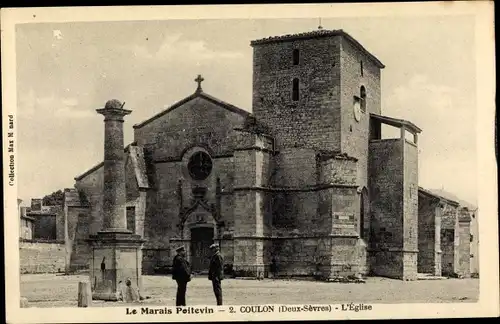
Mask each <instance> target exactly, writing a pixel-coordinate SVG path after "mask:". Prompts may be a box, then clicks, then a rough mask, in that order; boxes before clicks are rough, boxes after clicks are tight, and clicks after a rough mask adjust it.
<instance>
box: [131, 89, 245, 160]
mask: <svg viewBox="0 0 500 324" xmlns="http://www.w3.org/2000/svg"><path fill="white" fill-rule="evenodd" d="M249 116H251V114H250V113H249V112H246V111H244V110H242V109H240V108H237V107H235V106H233V105H230V104H227V103H225V102H223V101H220V100H219V99H216V98H214V97H212V96H210V95H207V94H205V93H203V92H199V93H195V94H194V95H192V96H190V97H188V98H186V99H184V100H182V101H180V102H179V103H177V104H175V105H174V106H172V107H170V108H168V109H167V110H166V111H164V112H162V113H160V114H158V115H156V116H154V117H153V118H151V119H149V120H147V121H145V122H143V123H141V124H138V125H135V126H134V130H135V134H134V135H135V141H136V142H137V144H138V145H139V146H144V147H148V148H152V153H153V156H152V158H153V160H154V161H162V160H178V159H180V158H181V157H182V153H183V152H184V151H185V150H186V149H187V148H189V147H193V146H203V147H206V148H207V149H208V150H209V151H210V152H211V153H213V154H215V155H225V154H228V153H230V152H232V150H233V146H234V145H233V140H232V139H233V136H232V135H233V132H234V129H235V128H241V127H243V126H244V124H245V120H247V119H248V117H249Z"/></svg>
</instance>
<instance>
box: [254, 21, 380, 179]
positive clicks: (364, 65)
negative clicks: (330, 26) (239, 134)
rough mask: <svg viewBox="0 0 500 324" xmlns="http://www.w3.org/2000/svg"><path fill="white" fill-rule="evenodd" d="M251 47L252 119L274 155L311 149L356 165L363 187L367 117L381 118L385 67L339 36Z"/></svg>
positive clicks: (283, 39) (298, 37) (331, 33)
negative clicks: (269, 138) (272, 143)
mask: <svg viewBox="0 0 500 324" xmlns="http://www.w3.org/2000/svg"><path fill="white" fill-rule="evenodd" d="M251 45H252V47H253V98H252V100H253V114H254V116H255V117H256V119H257V120H259V122H260V123H263V124H264V125H265V126H267V127H268V128H269V129H270V130H271V132H272V134H271V135H273V136H274V137H275V140H276V148H277V150H282V149H287V148H297V147H300V148H312V149H315V150H324V151H333V152H341V153H346V154H348V155H349V156H352V157H355V158H357V159H358V160H359V163H358V164H359V165H358V182H359V185H362V186H366V185H367V169H368V166H367V163H368V159H367V156H368V140H369V139H368V136H369V119H370V113H375V114H380V110H381V109H380V72H381V69H382V68H384V65H383V64H382V63H381V62H380V61H379V60H378V59H377V58H376V57H375V56H373V55H372V54H371V53H369V52H368V51H367V50H366V49H365V48H364V47H363V46H362V45H361V44H360V43H359V42H358V41H356V40H355V39H354V38H353V37H351V36H350V35H348V34H347V33H346V32H344V31H343V30H325V29H318V30H315V31H312V32H308V33H301V34H293V35H285V36H276V37H269V38H264V39H260V40H255V41H252V42H251Z"/></svg>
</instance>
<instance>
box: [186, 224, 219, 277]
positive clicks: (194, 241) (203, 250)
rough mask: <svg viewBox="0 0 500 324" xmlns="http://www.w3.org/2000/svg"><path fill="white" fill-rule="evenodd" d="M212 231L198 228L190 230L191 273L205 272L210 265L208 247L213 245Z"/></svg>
mask: <svg viewBox="0 0 500 324" xmlns="http://www.w3.org/2000/svg"><path fill="white" fill-rule="evenodd" d="M213 238H214V230H213V228H210V227H199V228H193V229H192V230H191V263H192V264H191V267H192V269H193V271H206V270H208V266H209V264H210V249H209V247H210V245H211V244H212V243H213Z"/></svg>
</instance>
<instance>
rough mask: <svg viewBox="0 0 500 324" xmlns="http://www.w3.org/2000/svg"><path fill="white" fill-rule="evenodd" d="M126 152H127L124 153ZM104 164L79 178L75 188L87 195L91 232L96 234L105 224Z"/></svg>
mask: <svg viewBox="0 0 500 324" xmlns="http://www.w3.org/2000/svg"><path fill="white" fill-rule="evenodd" d="M124 154H125V153H124ZM103 166H104V164H102V163H101V164H99V165H97V166H96V167H94V169H93V170H92V171H91V172H90V173H88V174H86V175H85V176H84V177H81V178H78V179H77V180H76V183H75V188H76V189H77V191H79V192H80V193H81V195H82V196H84V197H85V200H87V201H88V203H89V206H90V217H89V234H90V235H95V234H97V232H98V231H100V230H101V228H102V225H103V218H102V213H101V211H102V204H103V196H102V192H103V186H104V168H103Z"/></svg>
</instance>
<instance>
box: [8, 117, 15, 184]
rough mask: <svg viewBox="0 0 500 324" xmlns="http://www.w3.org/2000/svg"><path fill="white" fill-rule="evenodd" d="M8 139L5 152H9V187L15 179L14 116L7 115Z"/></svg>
mask: <svg viewBox="0 0 500 324" xmlns="http://www.w3.org/2000/svg"><path fill="white" fill-rule="evenodd" d="M7 137H8V138H9V143H8V148H7V151H8V152H9V186H13V185H14V179H15V173H14V170H15V164H14V116H13V115H9V132H8V133H7Z"/></svg>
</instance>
